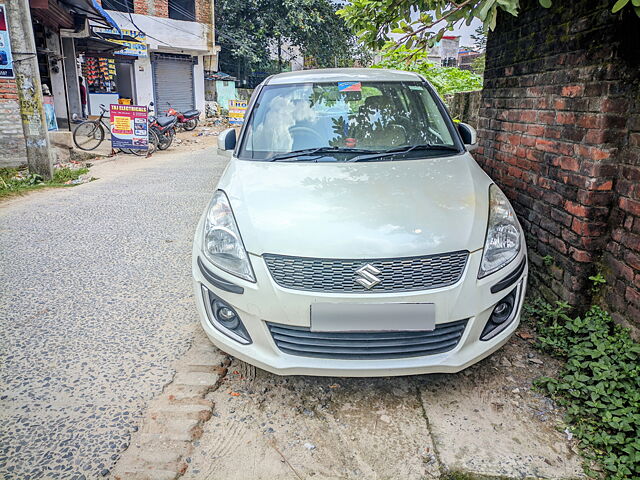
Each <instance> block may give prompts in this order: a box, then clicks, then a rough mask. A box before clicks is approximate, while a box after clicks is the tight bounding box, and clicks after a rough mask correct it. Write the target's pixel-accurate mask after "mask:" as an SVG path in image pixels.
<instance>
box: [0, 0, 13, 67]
mask: <svg viewBox="0 0 640 480" xmlns="http://www.w3.org/2000/svg"><path fill="white" fill-rule="evenodd" d="M14 77H15V72H14V71H13V58H12V56H11V41H10V40H9V24H8V22H7V10H6V8H5V6H4V3H0V78H14Z"/></svg>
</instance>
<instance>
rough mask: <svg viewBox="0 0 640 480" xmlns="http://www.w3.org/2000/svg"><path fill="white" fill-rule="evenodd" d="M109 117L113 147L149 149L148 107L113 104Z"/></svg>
mask: <svg viewBox="0 0 640 480" xmlns="http://www.w3.org/2000/svg"><path fill="white" fill-rule="evenodd" d="M109 117H110V119H111V146H112V147H113V148H133V149H138V150H146V149H147V145H148V143H149V132H148V130H147V107H144V106H142V105H116V104H112V105H110V108H109Z"/></svg>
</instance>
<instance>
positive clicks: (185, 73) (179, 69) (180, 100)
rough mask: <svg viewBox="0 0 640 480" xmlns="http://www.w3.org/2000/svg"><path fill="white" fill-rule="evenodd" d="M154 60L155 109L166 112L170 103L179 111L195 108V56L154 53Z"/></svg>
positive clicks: (158, 111)
mask: <svg viewBox="0 0 640 480" xmlns="http://www.w3.org/2000/svg"><path fill="white" fill-rule="evenodd" d="M152 61H153V89H154V99H155V100H154V102H155V111H156V112H157V113H162V112H165V111H166V110H167V109H168V108H169V104H171V106H172V107H173V108H175V109H176V110H178V111H179V112H184V111H186V110H191V109H193V108H195V97H194V92H193V57H191V56H188V55H171V54H154V56H153V60H152Z"/></svg>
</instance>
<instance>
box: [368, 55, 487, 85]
mask: <svg viewBox="0 0 640 480" xmlns="http://www.w3.org/2000/svg"><path fill="white" fill-rule="evenodd" d="M374 67H375V68H393V69H396V70H408V71H411V72H417V73H420V74H421V75H423V76H424V77H425V78H426V79H427V80H429V82H430V83H431V84H432V85H433V87H434V88H435V89H436V90H437V91H438V93H439V94H440V95H441V96H442V95H447V94H451V93H456V92H468V91H471V90H480V89H481V88H482V76H481V75H478V74H477V73H473V72H470V71H469V70H460V69H459V68H455V67H437V66H435V65H434V64H433V63H431V62H429V61H428V60H427V54H426V51H424V50H423V51H418V50H409V49H408V48H407V47H404V46H403V47H399V48H398V49H396V50H394V51H389V52H385V54H384V56H383V58H382V61H380V62H379V63H377V64H376V65H374Z"/></svg>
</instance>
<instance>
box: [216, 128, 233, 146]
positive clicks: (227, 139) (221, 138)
mask: <svg viewBox="0 0 640 480" xmlns="http://www.w3.org/2000/svg"><path fill="white" fill-rule="evenodd" d="M234 148H236V129H235V128H227V129H226V130H223V131H222V132H220V134H219V135H218V149H219V150H233V149H234Z"/></svg>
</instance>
